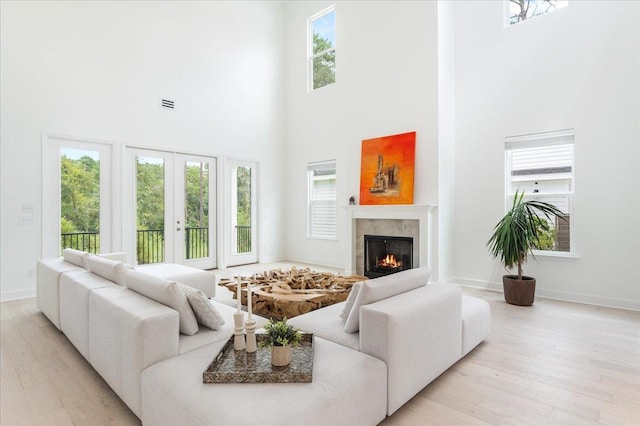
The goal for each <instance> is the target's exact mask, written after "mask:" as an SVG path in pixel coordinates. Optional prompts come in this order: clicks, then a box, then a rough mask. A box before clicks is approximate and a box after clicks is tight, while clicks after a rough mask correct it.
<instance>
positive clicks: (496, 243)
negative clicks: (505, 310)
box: [487, 191, 565, 306]
mask: <svg viewBox="0 0 640 426" xmlns="http://www.w3.org/2000/svg"><path fill="white" fill-rule="evenodd" d="M541 215H544V216H545V217H546V218H547V219H548V220H551V218H552V217H560V218H561V219H562V220H565V218H564V213H563V212H562V211H561V210H559V209H558V208H557V207H556V206H554V205H552V204H549V203H545V202H542V201H536V200H527V201H525V200H524V192H519V191H516V194H515V196H514V198H513V206H512V207H511V210H509V211H508V212H507V214H506V215H505V216H504V217H503V218H502V219H501V220H500V222H498V224H497V225H496V227H495V228H494V230H493V235H492V236H491V238H490V239H489V241H488V242H487V247H489V251H490V252H491V254H492V255H493V257H494V258H498V257H499V258H500V261H501V262H502V264H503V265H504V267H505V268H506V269H507V271H509V270H511V269H513V268H514V267H515V266H517V267H518V274H517V275H504V276H503V277H502V284H503V288H504V300H505V301H506V302H507V303H510V304H512V305H519V306H530V305H532V304H533V300H534V298H535V292H536V279H535V278H533V277H527V276H524V275H522V265H524V264H525V263H526V262H527V257H528V256H529V254H531V256H533V257H534V258H535V256H534V255H533V250H534V249H536V248H538V247H539V244H540V241H539V233H541V232H548V231H549V222H548V221H547V220H544V219H543V218H542V217H541Z"/></svg>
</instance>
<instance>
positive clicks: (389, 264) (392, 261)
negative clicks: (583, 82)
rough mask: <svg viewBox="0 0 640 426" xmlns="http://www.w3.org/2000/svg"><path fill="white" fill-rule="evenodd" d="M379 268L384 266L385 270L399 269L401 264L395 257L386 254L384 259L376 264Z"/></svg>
mask: <svg viewBox="0 0 640 426" xmlns="http://www.w3.org/2000/svg"><path fill="white" fill-rule="evenodd" d="M378 265H379V266H384V267H386V268H399V267H401V266H402V262H401V261H399V260H398V259H396V257H395V256H394V255H392V254H388V255H387V256H386V257H385V258H383V259H382V260H380V261H379V262H378Z"/></svg>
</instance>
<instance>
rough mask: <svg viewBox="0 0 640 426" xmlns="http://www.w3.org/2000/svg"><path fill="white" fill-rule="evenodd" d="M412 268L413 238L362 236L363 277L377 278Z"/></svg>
mask: <svg viewBox="0 0 640 426" xmlns="http://www.w3.org/2000/svg"><path fill="white" fill-rule="evenodd" d="M411 268H413V238H411V237H390V236H384V235H365V236H364V275H365V276H367V277H369V278H378V277H381V276H384V275H390V274H395V273H396V272H400V271H404V270H406V269H411Z"/></svg>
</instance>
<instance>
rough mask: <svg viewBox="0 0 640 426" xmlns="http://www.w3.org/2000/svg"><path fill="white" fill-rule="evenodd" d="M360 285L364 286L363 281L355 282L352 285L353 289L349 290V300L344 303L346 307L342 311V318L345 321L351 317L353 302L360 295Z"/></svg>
mask: <svg viewBox="0 0 640 426" xmlns="http://www.w3.org/2000/svg"><path fill="white" fill-rule="evenodd" d="M360 287H362V281H359V282H357V283H354V284H353V285H352V286H351V291H350V292H349V297H347V301H346V302H345V304H344V308H343V309H342V312H341V313H340V318H342V320H343V321H346V320H347V318H348V317H349V313H350V312H351V309H353V304H354V303H355V301H356V297H357V296H358V293H359V292H360Z"/></svg>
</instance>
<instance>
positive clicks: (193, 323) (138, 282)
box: [124, 269, 198, 335]
mask: <svg viewBox="0 0 640 426" xmlns="http://www.w3.org/2000/svg"><path fill="white" fill-rule="evenodd" d="M124 282H125V283H126V285H127V287H129V288H130V289H131V290H133V291H135V292H137V293H140V294H142V295H143V296H146V297H148V298H149V299H153V300H155V301H156V302H158V303H162V304H163V305H166V306H168V307H170V308H173V309H175V310H176V311H178V315H179V317H180V333H183V334H187V335H193V334H196V333H197V332H198V321H197V320H196V317H195V315H194V314H193V311H192V310H191V306H190V305H189V302H188V301H187V296H185V294H184V293H183V292H182V290H180V288H179V287H178V284H177V283H176V282H173V281H168V280H165V279H163V278H158V277H154V276H152V275H149V274H145V273H144V272H140V271H136V270H135V269H128V270H126V271H125V273H124Z"/></svg>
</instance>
